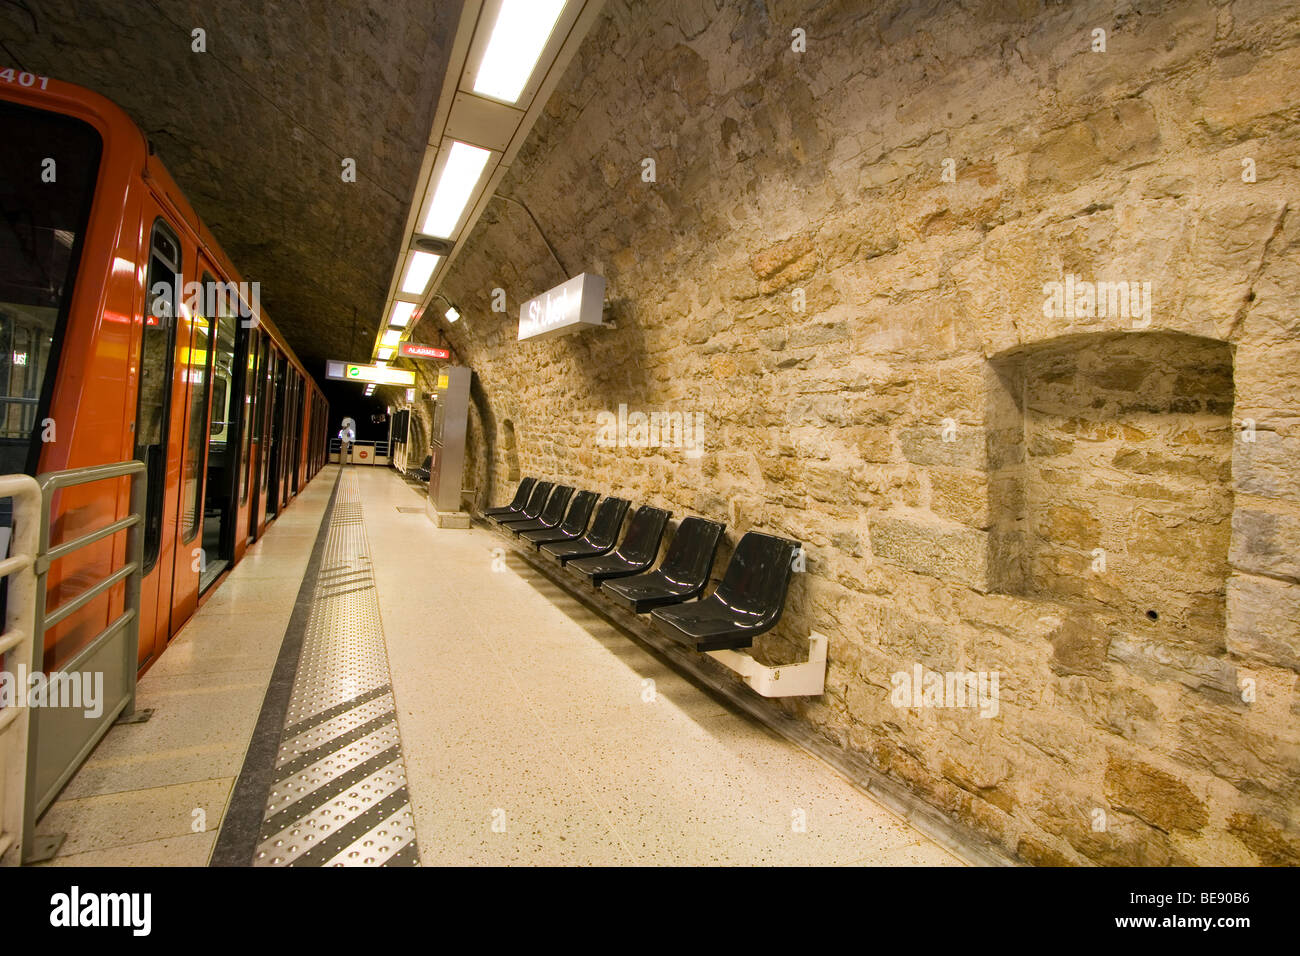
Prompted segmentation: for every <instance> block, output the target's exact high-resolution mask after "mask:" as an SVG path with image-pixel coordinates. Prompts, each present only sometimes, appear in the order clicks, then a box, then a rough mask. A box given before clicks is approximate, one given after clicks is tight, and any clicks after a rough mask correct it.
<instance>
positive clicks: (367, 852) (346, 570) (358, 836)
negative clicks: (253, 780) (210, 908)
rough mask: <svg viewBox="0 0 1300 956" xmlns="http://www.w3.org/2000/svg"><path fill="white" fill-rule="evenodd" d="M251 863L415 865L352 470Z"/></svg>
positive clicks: (337, 506) (338, 503) (330, 537)
mask: <svg viewBox="0 0 1300 956" xmlns="http://www.w3.org/2000/svg"><path fill="white" fill-rule="evenodd" d="M329 522H330V523H329V531H328V534H327V537H326V540H325V550H324V555H323V558H322V560H321V563H320V568H319V571H318V573H317V576H316V583H315V593H314V594H313V596H312V607H311V616H310V618H309V619H308V622H307V630H306V634H305V635H304V637H303V642H302V651H301V654H300V655H299V658H298V669H297V672H296V674H295V676H294V681H293V690H292V692H291V695H290V699H289V707H288V711H287V713H286V714H285V718H284V730H283V731H282V732H281V735H280V748H279V752H278V753H277V755H276V760H275V771H274V773H273V779H272V783H271V787H270V792H269V793H268V794H267V799H266V808H265V811H264V813H263V815H262V826H261V831H260V833H259V841H258V845H257V849H256V851H255V852H254V854H253V865H254V866H418V865H419V850H418V848H417V845H416V841H415V819H414V817H413V816H412V814H411V806H410V799H409V797H408V795H407V789H406V768H405V766H404V765H403V763H402V741H401V737H400V736H399V735H398V731H397V712H396V710H395V709H394V706H393V695H392V688H391V686H390V685H389V677H388V655H387V651H386V650H385V647H384V631H383V626H382V625H381V623H380V619H379V598H378V595H377V594H376V593H375V578H374V574H373V573H372V570H371V565H370V548H369V543H368V542H367V540H366V531H365V525H364V524H363V521H362V515H361V497H360V493H359V489H358V484H357V478H356V474H355V473H354V472H353V471H352V470H351V469H345V470H344V472H343V474H342V476H341V477H340V479H339V486H338V491H337V494H336V496H335V500H334V509H333V512H332V513H331V514H330V517H329Z"/></svg>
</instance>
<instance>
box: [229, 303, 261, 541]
mask: <svg viewBox="0 0 1300 956" xmlns="http://www.w3.org/2000/svg"><path fill="white" fill-rule="evenodd" d="M260 334H261V333H259V332H258V331H257V330H256V329H255V328H250V327H249V326H247V325H245V324H244V323H243V322H240V323H239V347H238V348H237V349H236V353H237V357H236V366H237V367H238V368H239V370H240V372H239V375H238V376H237V379H238V380H237V382H236V384H235V386H234V387H235V393H236V395H237V396H238V398H237V401H238V405H239V449H240V450H239V463H238V465H237V466H236V467H237V469H238V471H239V478H238V481H237V487H236V501H237V502H238V504H236V506H235V509H234V521H233V522H232V530H231V535H230V536H231V539H232V542H233V545H232V547H233V551H234V556H235V560H236V561H238V560H239V558H240V557H241V556H242V555H243V553H244V549H245V548H247V547H248V539H249V538H250V537H251V531H252V522H253V520H254V519H253V517H252V514H253V508H252V507H250V502H252V501H253V500H254V499H255V497H256V495H255V494H254V493H253V485H254V484H255V482H256V481H257V472H256V471H254V470H253V455H254V453H255V451H256V449H255V447H254V445H253V420H254V418H255V417H256V415H257V407H256V399H257V352H258V336H259V335H260Z"/></svg>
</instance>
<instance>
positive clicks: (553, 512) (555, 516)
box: [501, 485, 573, 534]
mask: <svg viewBox="0 0 1300 956" xmlns="http://www.w3.org/2000/svg"><path fill="white" fill-rule="evenodd" d="M572 496H573V486H572V485H556V486H555V490H554V491H552V492H551V497H550V498H548V499H547V501H546V507H545V508H543V509H542V513H541V514H540V515H538V516H537V517H536V518H533V519H532V520H531V521H527V520H525V521H510V520H506V521H503V522H501V527H503V528H505V529H506V530H508V531H513V532H514V533H515V534H522V533H523V532H525V531H540V530H543V529H545V530H550V529H551V528H554V527H555V526H556V525H558V524H559V523H560V522H561V521H563V520H564V509H565V508H567V507H568V506H569V499H570V498H571V497H572Z"/></svg>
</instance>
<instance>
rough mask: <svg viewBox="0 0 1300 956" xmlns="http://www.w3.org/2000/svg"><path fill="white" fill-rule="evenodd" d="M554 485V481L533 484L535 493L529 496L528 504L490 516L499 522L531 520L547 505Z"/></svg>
mask: <svg viewBox="0 0 1300 956" xmlns="http://www.w3.org/2000/svg"><path fill="white" fill-rule="evenodd" d="M554 487H555V483H554V482H550V481H539V482H537V483H536V484H535V485H533V493H532V494H530V495H529V496H528V504H526V505H524V507H523V508H522V509H521V510H520V511H517V512H515V513H514V514H508V515H488V517H489V518H490V519H491V520H493V521H495V522H496V523H497V524H504V523H505V522H507V521H531V520H532V519H534V518H536V517H537V516H538V515H539V514H541V513H542V508H544V507H545V506H546V499H547V497H548V496H549V495H550V493H551V489H552V488H554Z"/></svg>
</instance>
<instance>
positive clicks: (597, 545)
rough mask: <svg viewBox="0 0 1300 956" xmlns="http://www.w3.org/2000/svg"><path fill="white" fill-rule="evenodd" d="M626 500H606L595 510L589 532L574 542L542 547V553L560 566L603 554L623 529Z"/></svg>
mask: <svg viewBox="0 0 1300 956" xmlns="http://www.w3.org/2000/svg"><path fill="white" fill-rule="evenodd" d="M627 509H628V500H627V499H626V498H606V499H605V500H604V501H602V502H601V503H600V507H599V508H597V509H596V517H595V518H593V519H592V522H591V530H590V531H588V532H587V533H586V534H584V535H583V536H582V537H581V538H579V539H578V540H576V541H556V542H554V543H552V544H544V545H542V551H544V552H545V553H546V554H549V555H550V556H551V557H552V558H554V559H555V560H556V561H559V562H560V564H564V563H565V562H566V561H572V560H574V559H576V558H590V557H592V556H593V555H597V554H604V553H605V552H606V551H608V550H609V549H610V548H612V547H614V542H615V541H617V540H618V533H619V531H621V530H622V528H623V519H624V518H625V517H627Z"/></svg>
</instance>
